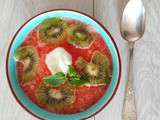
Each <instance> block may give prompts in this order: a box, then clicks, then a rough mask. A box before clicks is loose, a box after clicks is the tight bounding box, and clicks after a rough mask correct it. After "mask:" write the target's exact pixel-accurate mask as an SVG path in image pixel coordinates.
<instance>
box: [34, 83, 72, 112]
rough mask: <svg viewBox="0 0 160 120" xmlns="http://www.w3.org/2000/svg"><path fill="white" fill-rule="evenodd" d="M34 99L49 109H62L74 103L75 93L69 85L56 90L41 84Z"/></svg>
mask: <svg viewBox="0 0 160 120" xmlns="http://www.w3.org/2000/svg"><path fill="white" fill-rule="evenodd" d="M36 97H37V100H38V101H39V102H41V103H43V104H45V105H47V106H49V107H52V108H55V109H63V108H64V107H66V106H67V105H70V104H72V103H73V102H74V101H75V92H74V87H73V86H71V85H68V86H67V85H66V86H63V87H62V88H60V89H58V90H57V89H53V88H52V87H51V86H49V85H47V84H42V85H41V86H40V87H39V88H38V90H37V92H36Z"/></svg>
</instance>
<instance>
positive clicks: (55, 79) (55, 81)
mask: <svg viewBox="0 0 160 120" xmlns="http://www.w3.org/2000/svg"><path fill="white" fill-rule="evenodd" d="M68 67H69V69H68V72H67V74H66V75H65V74H64V73H63V72H57V73H55V74H54V75H51V76H47V77H44V80H45V83H47V84H49V85H52V86H53V87H58V86H60V85H62V84H64V83H65V82H66V81H68V82H69V83H70V84H72V85H75V86H80V85H82V84H84V83H85V81H84V80H81V79H80V77H79V75H78V73H77V71H76V70H75V69H74V67H73V66H72V65H69V66H68Z"/></svg>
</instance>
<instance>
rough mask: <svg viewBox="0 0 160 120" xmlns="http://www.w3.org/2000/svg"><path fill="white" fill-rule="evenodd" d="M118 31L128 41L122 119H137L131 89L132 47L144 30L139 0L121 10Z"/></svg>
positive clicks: (142, 11)
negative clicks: (127, 71) (128, 55)
mask: <svg viewBox="0 0 160 120" xmlns="http://www.w3.org/2000/svg"><path fill="white" fill-rule="evenodd" d="M120 31H121V35H122V37H123V38H124V39H125V40H127V41H128V42H129V47H130V65H129V78H128V82H127V86H126V94H125V99H124V105H123V113H122V119H123V120H137V112H136V106H135V95H134V90H133V75H132V67H133V47H134V43H135V41H137V40H139V39H140V38H141V37H142V36H143V34H144V31H145V8H144V6H143V3H142V1H141V0H130V1H129V2H128V3H127V5H126V7H125V9H124V12H123V15H122V20H121V26H120Z"/></svg>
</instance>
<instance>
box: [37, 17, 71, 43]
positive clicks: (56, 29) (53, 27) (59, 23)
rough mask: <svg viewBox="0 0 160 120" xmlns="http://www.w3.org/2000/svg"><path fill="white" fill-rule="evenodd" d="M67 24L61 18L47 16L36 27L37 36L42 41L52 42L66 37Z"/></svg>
mask: <svg viewBox="0 0 160 120" xmlns="http://www.w3.org/2000/svg"><path fill="white" fill-rule="evenodd" d="M67 27H68V25H67V23H66V22H65V21H64V20H62V19H61V18H49V19H46V20H44V21H43V22H42V23H41V24H40V25H39V27H38V36H39V38H40V40H41V41H42V42H44V43H48V44H53V43H57V42H58V41H61V40H63V39H64V38H65V37H66V29H67Z"/></svg>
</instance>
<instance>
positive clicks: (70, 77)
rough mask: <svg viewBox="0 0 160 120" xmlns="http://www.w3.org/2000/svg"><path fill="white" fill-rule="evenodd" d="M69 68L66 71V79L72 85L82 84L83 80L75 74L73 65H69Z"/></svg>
mask: <svg viewBox="0 0 160 120" xmlns="http://www.w3.org/2000/svg"><path fill="white" fill-rule="evenodd" d="M68 67H69V70H68V73H67V78H68V81H69V82H70V83H71V84H72V85H76V86H80V85H82V84H84V81H83V80H81V79H80V77H79V75H78V74H77V72H76V70H75V69H74V68H73V66H71V65H69V66H68Z"/></svg>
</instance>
